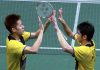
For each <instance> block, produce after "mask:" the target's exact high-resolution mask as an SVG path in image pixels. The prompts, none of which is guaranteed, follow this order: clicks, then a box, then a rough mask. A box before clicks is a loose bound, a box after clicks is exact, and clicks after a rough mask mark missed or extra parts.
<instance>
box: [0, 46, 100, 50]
mask: <svg viewBox="0 0 100 70" xmlns="http://www.w3.org/2000/svg"><path fill="white" fill-rule="evenodd" d="M0 48H6V46H0ZM40 49H44V50H45V49H50V50H61V49H62V48H56V47H40ZM96 51H100V49H96Z"/></svg>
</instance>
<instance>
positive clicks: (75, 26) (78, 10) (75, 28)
mask: <svg viewBox="0 0 100 70" xmlns="http://www.w3.org/2000/svg"><path fill="white" fill-rule="evenodd" d="M80 8H81V3H80V2H78V3H77V9H76V15H75V23H74V29H73V32H74V33H76V31H77V25H78V19H79V13H80ZM74 45H75V40H74V39H72V43H71V46H72V47H73V46H74Z"/></svg>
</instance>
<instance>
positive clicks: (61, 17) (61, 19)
mask: <svg viewBox="0 0 100 70" xmlns="http://www.w3.org/2000/svg"><path fill="white" fill-rule="evenodd" d="M62 13H63V10H62V8H60V9H59V18H58V19H59V20H60V21H63V16H62Z"/></svg>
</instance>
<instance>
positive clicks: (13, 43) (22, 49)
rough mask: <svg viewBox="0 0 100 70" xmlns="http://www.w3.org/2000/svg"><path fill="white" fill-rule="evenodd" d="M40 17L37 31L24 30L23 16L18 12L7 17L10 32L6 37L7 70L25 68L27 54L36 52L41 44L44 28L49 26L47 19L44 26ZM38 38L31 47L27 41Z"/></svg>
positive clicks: (6, 23) (22, 69) (6, 22)
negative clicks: (26, 43)
mask: <svg viewBox="0 0 100 70" xmlns="http://www.w3.org/2000/svg"><path fill="white" fill-rule="evenodd" d="M38 18H39V29H38V30H37V31H36V32H26V31H24V25H23V23H22V21H21V17H20V16H19V15H17V14H10V15H8V16H7V17H6V18H5V26H6V29H7V30H8V31H9V32H10V34H9V36H8V37H7V39H6V56H7V70H25V64H26V55H25V54H36V53H37V52H38V49H39V47H40V45H41V42H42V38H43V32H44V29H45V30H46V28H47V27H48V25H47V24H48V22H49V21H47V22H46V23H45V25H44V27H45V28H44V27H43V25H42V21H41V19H40V17H38ZM34 38H37V39H36V41H35V42H34V43H33V45H32V46H31V47H30V46H28V45H25V41H28V40H29V39H34Z"/></svg>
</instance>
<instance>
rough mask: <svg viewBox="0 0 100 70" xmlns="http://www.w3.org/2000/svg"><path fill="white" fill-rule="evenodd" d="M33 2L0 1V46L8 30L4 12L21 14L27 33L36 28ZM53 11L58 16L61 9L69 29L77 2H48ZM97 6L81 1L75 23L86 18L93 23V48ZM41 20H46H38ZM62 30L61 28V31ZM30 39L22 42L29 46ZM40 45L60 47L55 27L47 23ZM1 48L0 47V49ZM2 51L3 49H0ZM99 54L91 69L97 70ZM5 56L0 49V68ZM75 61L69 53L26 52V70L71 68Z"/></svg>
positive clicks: (2, 69) (0, 69)
mask: <svg viewBox="0 0 100 70" xmlns="http://www.w3.org/2000/svg"><path fill="white" fill-rule="evenodd" d="M36 4H37V2H28V1H27V2H22V1H20V2H18V1H12V2H11V1H3V2H0V40H1V41H0V45H3V46H5V40H6V36H7V35H8V31H7V30H6V29H5V26H4V19H5V17H6V16H7V15H8V14H12V13H16V14H19V15H21V18H22V21H23V24H24V26H25V30H26V31H29V32H33V31H36V30H37V29H38V18H37V16H38V15H37V13H36ZM51 4H52V5H53V7H54V8H55V9H56V11H57V16H56V17H57V18H58V9H59V8H61V7H62V8H63V16H64V18H65V20H66V21H67V22H68V25H69V26H70V27H71V29H72V30H73V27H74V21H75V15H76V7H77V3H60V2H59V3H58V2H53V3H51ZM99 13H100V5H99V4H89V3H86V4H85V3H84V4H83V3H82V4H81V8H80V14H79V22H78V23H80V22H83V21H89V22H91V23H92V24H93V25H94V26H95V35H94V40H95V42H96V47H97V49H99V48H100V44H99V41H100V38H99V36H100V32H99V26H100V14H99ZM42 20H43V22H45V21H46V19H42ZM58 24H59V27H60V29H61V30H62V31H63V28H62V26H61V24H60V23H59V21H58ZM63 32H64V31H63ZM34 41H35V39H34V40H29V41H28V42H27V43H26V44H27V45H29V46H31V45H32V44H33V42H34ZM68 42H69V44H71V39H70V38H68ZM41 46H42V47H60V44H59V42H58V39H57V36H56V33H55V30H54V28H53V25H52V24H51V25H50V26H49V28H48V29H47V31H46V32H45V33H44V38H43V42H42V45H41ZM0 49H1V48H0ZM3 50H4V49H3ZM47 52H48V51H47ZM99 59H100V56H97V59H96V66H95V70H99V65H100V61H99ZM6 66H7V65H6V55H5V51H4V52H3V53H1V50H0V70H6ZM74 66H75V61H74V58H73V57H72V56H71V55H69V54H66V55H41V54H39V55H38V54H36V55H33V54H31V55H28V58H27V65H26V70H75V69H74Z"/></svg>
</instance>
